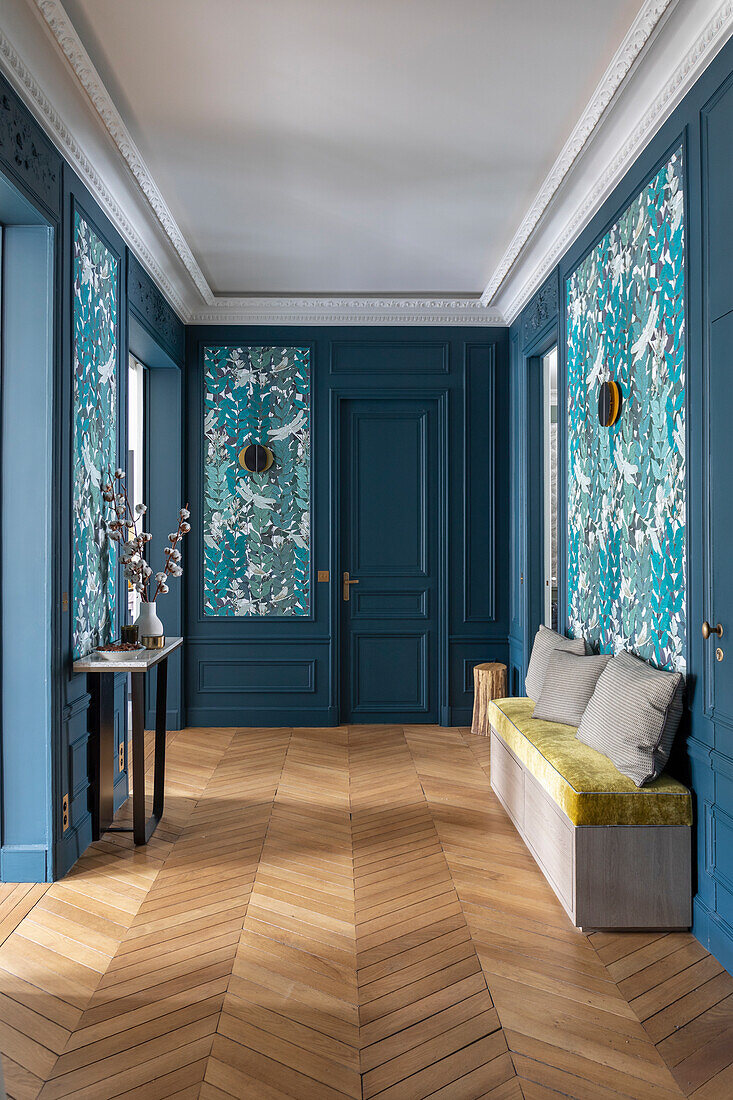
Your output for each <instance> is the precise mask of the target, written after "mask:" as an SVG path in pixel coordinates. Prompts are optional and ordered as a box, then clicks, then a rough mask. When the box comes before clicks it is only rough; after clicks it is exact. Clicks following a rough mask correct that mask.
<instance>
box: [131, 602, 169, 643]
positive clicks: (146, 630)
mask: <svg viewBox="0 0 733 1100" xmlns="http://www.w3.org/2000/svg"><path fill="white" fill-rule="evenodd" d="M135 626H136V627H137V632H138V637H139V638H140V641H141V642H142V644H143V645H144V646H145V647H146V648H147V649H157V648H158V647H159V646H160V645H162V639H163V637H164V633H163V624H162V622H161V621H160V619H159V618H158V616H157V614H156V610H155V600H143V602H142V603H141V604H140V614H139V615H138V617H137V618H136V619H135ZM153 639H158V640H157V641H154V640H153Z"/></svg>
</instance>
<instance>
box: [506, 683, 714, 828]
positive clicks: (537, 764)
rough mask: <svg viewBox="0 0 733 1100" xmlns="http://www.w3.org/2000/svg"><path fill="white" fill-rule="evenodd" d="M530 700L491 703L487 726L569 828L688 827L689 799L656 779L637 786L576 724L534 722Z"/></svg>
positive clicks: (666, 780)
mask: <svg viewBox="0 0 733 1100" xmlns="http://www.w3.org/2000/svg"><path fill="white" fill-rule="evenodd" d="M533 711H534V703H533V702H532V700H531V699H494V700H493V701H492V703H491V704H490V706H489V717H490V721H491V725H492V726H493V728H494V730H495V731H496V732H497V733H498V734H499V736H500V737H501V738H503V740H504V741H505V742H506V744H507V745H508V746H509V748H510V749H511V750H512V752H513V753H514V755H515V756H517V757H519V759H520V760H521V761H522V763H523V764H525V765H526V767H527V768H528V769H529V770H530V772H531V773H532V775H533V776H534V777H535V779H536V780H537V781H538V782H539V784H540V785H541V786H542V787H543V789H544V790H545V791H547V793H548V794H549V795H550V797H551V798H552V799H553V801H554V802H556V803H557V805H558V806H559V807H560V808H561V809H562V810H563V811H564V812H565V813H566V814H567V816H568V818H569V819H570V821H572V823H573V825H691V824H692V796H691V795H690V792H689V791H688V790H687V787H685V786H683V785H682V783H680V782H679V781H678V780H677V779H672V777H671V776H669V775H661V776H660V777H659V779H655V780H654V782H653V783H649V784H648V785H647V786H645V787H637V786H636V784H635V783H634V781H633V780H632V779H629V777H628V776H626V775H623V773H622V772H620V771H619V770H618V768H617V767H616V766H615V765H614V764H612V763H611V761H610V760H609V759H608V757H607V756H604V755H603V753H600V752H597V751H596V749H592V748H591V747H590V745H584V744H583V742H582V741H578V739H577V737H576V736H575V735H576V733H577V730H576V729H575V726H562V725H560V724H559V723H557V722H545V721H542V720H538V719H534V718H533V717H532V713H533Z"/></svg>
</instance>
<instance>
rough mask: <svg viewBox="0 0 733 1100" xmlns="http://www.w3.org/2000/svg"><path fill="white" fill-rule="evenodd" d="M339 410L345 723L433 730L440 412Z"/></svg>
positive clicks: (358, 404)
mask: <svg viewBox="0 0 733 1100" xmlns="http://www.w3.org/2000/svg"><path fill="white" fill-rule="evenodd" d="M341 410H342V411H341V425H340V427H341V456H340V459H341V460H340V482H341V546H340V557H341V561H340V566H341V568H340V571H339V574H338V576H337V577H336V578H335V580H337V581H338V584H339V602H340V606H341V646H340V657H341V720H342V721H344V722H359V723H372V722H374V723H379V722H390V723H392V722H394V723H399V722H436V721H437V713H438V706H437V694H438V692H437V677H436V658H437V645H436V640H437V630H436V613H437V599H436V594H437V589H438V583H437V581H438V578H437V575H436V574H437V569H438V552H437V551H438V546H437V518H438V510H439V509H438V484H439V478H438V469H437V458H438V456H437V451H436V448H437V405H436V403H435V402H432V401H429V400H420V399H415V398H400V397H396V396H395V397H391V398H363V399H356V398H355V399H348V400H345V401H343V402H342V403H341ZM345 573H348V574H349V579H350V580H351V581H353V582H354V583H353V584H349V585H348V588H347V589H345V588H344V574H345ZM347 595H348V599H347V598H346V596H347Z"/></svg>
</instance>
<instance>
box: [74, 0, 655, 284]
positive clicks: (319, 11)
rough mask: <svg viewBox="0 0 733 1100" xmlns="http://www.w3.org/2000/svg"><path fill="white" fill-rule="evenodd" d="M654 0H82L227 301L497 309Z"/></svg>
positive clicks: (110, 75)
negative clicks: (509, 271)
mask: <svg viewBox="0 0 733 1100" xmlns="http://www.w3.org/2000/svg"><path fill="white" fill-rule="evenodd" d="M639 6H640V0H590V2H589V0H551V2H548V0H124V2H120V0H65V3H64V7H65V9H66V12H67V13H68V15H69V17H70V18H71V20H72V22H73V24H74V27H75V29H76V31H77V33H78V34H79V36H80V38H81V40H82V42H83V44H84V46H85V48H86V50H87V52H88V54H89V55H90V57H91V60H92V61H93V62H94V64H95V66H96V68H97V70H98V72H99V74H100V76H101V77H102V80H103V81H104V83H105V85H106V87H107V90H108V91H109V93H110V95H111V97H112V99H113V100H114V102H115V104H116V106H117V108H118V110H119V112H120V114H121V115H122V118H123V119H124V121H125V123H126V125H127V127H128V129H129V131H130V133H131V135H132V137H133V138H134V139H135V142H136V143H137V145H138V148H139V150H140V152H141V154H142V156H143V158H144V160H145V162H146V163H147V167H148V168H149V170H150V172H151V174H152V176H153V178H154V179H155V182H156V183H157V185H158V187H159V189H160V191H161V192H162V195H163V197H164V198H165V200H166V202H167V204H168V206H169V207H170V210H171V212H172V214H173V216H174V217H175V219H176V221H177V223H178V225H179V227H180V229H181V231H182V232H183V234H184V236H185V238H186V240H187V242H188V244H189V245H190V247H191V249H192V250H193V253H194V255H195V257H196V260H197V261H198V264H199V265H200V267H201V269H202V271H203V272H204V274H205V276H206V278H207V280H208V282H209V284H210V286H211V288H212V289H213V290H214V292H215V293H216V294H220V295H222V294H232V295H238V294H278V295H284V294H377V295H378V294H383V295H389V294H403V295H409V294H446V295H451V294H479V293H480V292H481V290H482V289H483V287H484V285H485V284H486V282H487V280H488V279H489V278H490V276H491V274H492V272H493V271H494V269H495V268H496V265H497V264H498V262H499V260H500V258H501V256H502V255H503V253H504V250H505V249H506V247H507V245H508V243H509V241H510V240H511V239H512V237H513V235H514V232H515V230H516V229H517V226H518V224H519V222H520V221H521V219H522V216H523V214H524V213H525V211H526V210H527V208H528V207H529V206H530V204H531V202H532V200H533V199H534V197H535V195H536V193H537V190H538V188H539V186H540V184H541V183H542V181H543V179H544V178H545V176H546V174H547V172H548V170H549V168H550V167H551V166H552V164H553V162H554V160H555V157H556V156H557V154H558V152H559V151H560V149H561V147H562V146H563V143H564V142H565V140H566V138H567V137H568V135H569V133H570V131H571V130H572V128H573V126H574V124H575V123H576V121H577V120H578V118H579V116H580V115H581V113H582V111H583V108H584V107H585V105H586V103H587V102H588V99H589V97H590V96H591V94H592V92H593V89H594V88H595V86H596V84H597V83H598V81H599V79H600V77H601V76H602V74H603V72H604V70H605V69H606V67H607V65H608V63H609V61H610V60H611V58H612V57H613V54H614V52H615V50H616V49H617V47H618V45H619V43H620V42H621V40H622V38H623V36H624V34H625V33H626V32H627V30H628V28H629V26H630V24H631V23H632V21H633V19H634V17H635V15H636V14H637V12H638V10H639Z"/></svg>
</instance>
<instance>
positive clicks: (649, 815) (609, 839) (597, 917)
mask: <svg viewBox="0 0 733 1100" xmlns="http://www.w3.org/2000/svg"><path fill="white" fill-rule="evenodd" d="M533 712H534V703H533V702H532V700H531V699H495V700H493V701H492V703H491V704H490V708H489V719H490V723H491V785H492V787H493V789H494V791H495V792H496V794H497V795H498V796H499V799H500V801H501V802H502V804H503V806H504V808H505V809H506V811H507V813H508V814H509V816H510V817H511V819H512V821H513V822H514V824H515V826H516V827H517V830H518V831H519V833H520V835H521V836H522V839H523V840H524V841H525V843H526V845H527V847H528V848H529V850H530V852H531V853H532V855H533V856H534V858H535V860H536V861H537V863H538V864H539V866H540V869H541V870H542V872H543V873H544V875H545V877H546V878H547V880H548V882H549V883H550V885H551V886H552V888H553V890H554V891H555V893H556V894H557V897H558V899H559V900H560V902H561V903H562V905H563V907H564V908H565V910H566V911H567V913H568V914H569V916H570V918H571V919H572V921H573V923H574V924H575V925H577V927H579V928H583V929H585V930H587V929H591V928H604V929H609V928H617V929H620V928H630V929H631V928H633V929H641V928H648V929H652V928H654V929H658V928H665V929H668V928H669V929H671V928H676V929H677V928H688V927H689V925H690V922H691V905H692V884H691V856H692V845H691V832H692V831H691V824H692V798H691V795H690V792H689V791H688V790H687V788H686V787H684V786H683V785H682V783H680V782H678V781H677V780H676V779H673V778H672V777H671V776H669V775H662V776H660V777H659V779H657V780H655V781H654V782H653V783H650V784H648V785H647V786H644V787H637V786H636V784H635V783H634V782H633V780H631V779H629V778H628V777H627V776H625V775H623V774H622V773H621V772H619V771H618V769H617V768H616V767H615V765H614V764H613V763H612V762H611V761H610V760H609V759H608V757H606V756H604V755H603V754H602V753H600V752H597V751H596V750H595V749H592V748H591V747H590V746H589V745H585V744H583V743H582V742H581V741H578V739H577V737H576V732H577V731H576V729H575V727H573V726H564V725H560V724H559V723H556V722H546V721H542V720H537V719H535V718H533V717H532V714H533Z"/></svg>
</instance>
